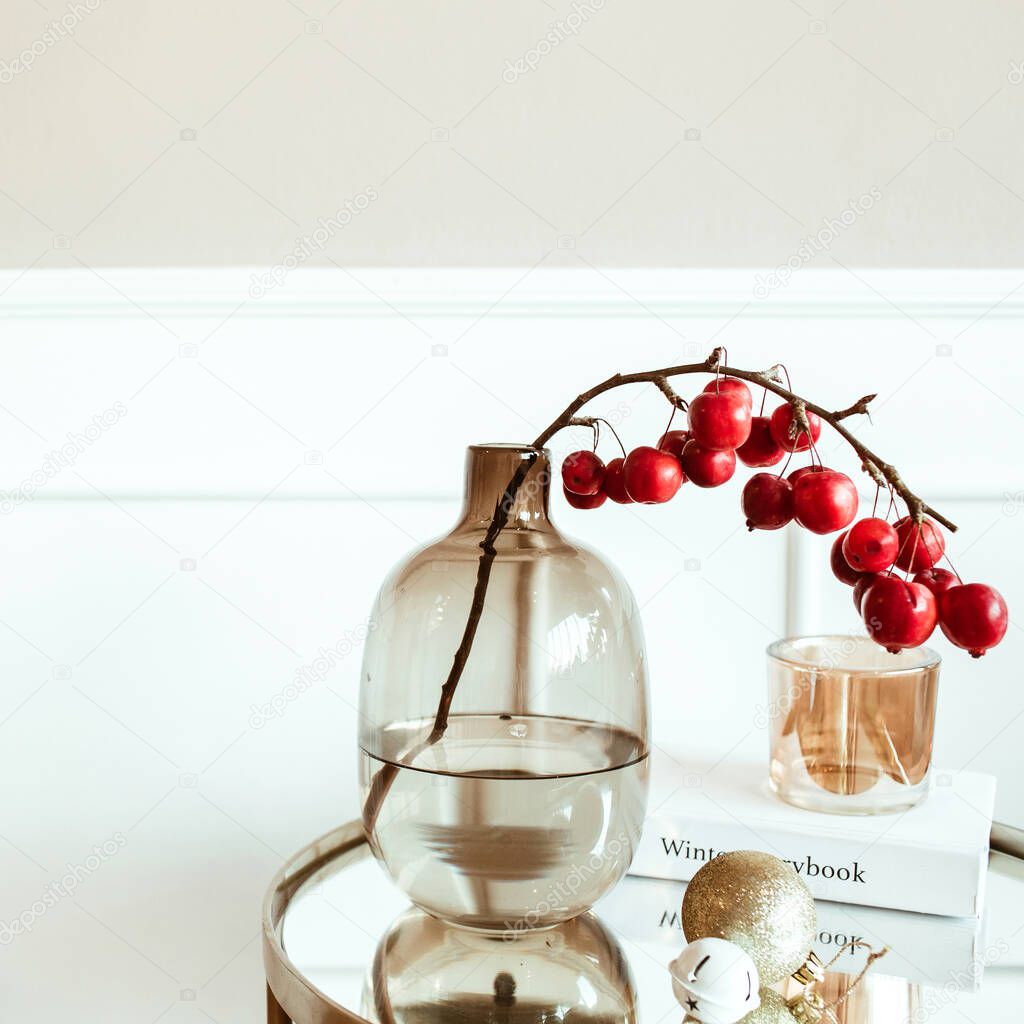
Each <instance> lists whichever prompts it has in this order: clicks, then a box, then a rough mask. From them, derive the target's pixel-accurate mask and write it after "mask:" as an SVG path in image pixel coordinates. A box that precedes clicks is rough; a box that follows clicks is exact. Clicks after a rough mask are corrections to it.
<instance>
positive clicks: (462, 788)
mask: <svg viewBox="0 0 1024 1024" xmlns="http://www.w3.org/2000/svg"><path fill="white" fill-rule="evenodd" d="M517 471H518V472H519V473H520V474H524V475H523V476H522V484H521V486H520V487H519V488H518V491H517V493H516V496H515V499H514V502H512V503H511V506H508V505H507V504H506V507H509V508H510V512H509V515H508V524H507V525H506V526H505V527H504V529H502V530H501V532H500V533H498V534H497V537H496V538H494V540H493V563H492V564H490V565H489V566H488V568H489V570H490V575H489V577H488V578H487V589H486V594H485V596H484V600H483V603H482V604H480V603H479V601H478V602H477V604H478V609H479V610H480V616H479V623H478V625H477V628H476V632H475V635H474V636H473V637H472V645H471V647H470V648H469V655H468V658H467V659H466V661H465V667H464V669H463V671H462V673H461V676H460V677H459V679H458V685H457V689H456V690H455V694H454V699H453V700H452V703H451V709H450V717H448V718H447V721H446V722H445V723H444V724H443V728H442V729H438V718H439V715H438V707H439V701H440V699H441V693H442V685H443V684H444V683H445V681H446V680H448V679H449V678H450V674H451V673H452V666H453V659H456V652H457V651H458V650H459V649H460V644H464V633H465V630H466V623H467V620H468V619H469V618H470V616H471V610H472V608H473V605H474V590H475V588H477V585H478V573H479V572H480V570H481V556H482V554H483V553H485V549H484V548H482V547H481V545H482V543H486V542H485V537H486V536H487V531H488V527H489V526H490V525H491V523H492V520H493V517H494V516H495V513H496V510H497V509H498V507H499V503H500V502H501V501H502V495H503V493H504V492H505V490H506V487H507V486H508V485H509V482H510V480H511V479H512V478H513V477H514V476H515V475H516V473H517ZM549 477H550V469H549V465H548V457H547V453H546V452H543V451H539V450H537V449H534V448H528V447H520V446H513V445H486V446H483V445H481V446H474V447H472V448H470V449H469V453H468V457H467V474H466V497H465V503H464V505H463V511H462V516H461V518H460V520H459V522H458V523H457V524H456V526H455V528H454V529H453V530H452V531H451V533H449V534H448V535H446V536H445V537H442V538H441V539H440V540H438V541H436V542H434V543H432V544H430V545H428V546H427V547H424V548H422V549H420V550H419V551H417V552H415V553H414V554H412V555H411V556H409V557H408V558H406V559H405V560H404V561H402V562H401V563H400V564H399V565H398V566H397V567H396V568H395V569H394V570H393V571H392V573H391V574H390V575H389V576H388V578H387V579H386V580H385V582H384V584H383V586H382V588H381V591H380V594H379V595H378V598H377V603H376V605H375V607H374V610H373V614H372V617H371V623H372V630H371V634H370V637H369V640H368V642H367V645H366V650H365V654H364V660H363V673H362V680H361V689H360V748H361V752H360V777H361V782H362V787H363V799H364V823H365V824H366V826H367V832H368V839H369V842H370V845H371V847H372V849H373V852H374V853H375V854H376V856H377V858H378V859H379V860H380V862H381V863H382V864H383V866H384V867H385V869H386V870H387V871H388V872H389V873H390V875H391V877H392V878H393V879H394V881H395V882H396V883H397V884H398V885H399V886H400V887H401V888H402V889H403V890H404V891H405V892H406V894H407V895H408V896H409V898H410V899H411V900H412V901H413V902H414V903H416V904H417V905H418V906H420V907H423V908H424V909H426V910H428V911H430V912H431V913H433V914H435V915H437V916H439V917H442V918H445V919H448V920H450V921H453V922H456V923H459V924H462V925H465V926H468V927H475V928H483V929H508V928H516V929H519V928H523V927H537V926H546V925H549V924H553V923H555V922H558V921H564V920H566V919H568V918H570V917H572V916H573V915H575V914H578V913H580V912H581V911H583V910H586V909H588V908H589V907H590V906H591V905H592V904H593V903H594V901H595V900H597V899H598V898H599V897H600V896H601V895H603V894H604V893H605V892H607V891H608V890H609V889H610V888H611V887H612V886H613V885H614V884H615V883H616V882H617V881H618V880H619V878H621V877H622V875H623V874H624V873H625V871H626V868H627V867H628V866H629V862H630V860H631V859H632V855H633V850H634V848H635V845H636V842H637V840H638V839H639V836H640V829H641V825H642V822H643V816H644V806H645V801H646V792H647V731H648V723H647V679H646V664H645V654H644V646H643V636H642V632H641V627H640V620H639V616H638V614H637V609H636V605H635V603H634V601H633V597H632V594H631V593H630V591H629V588H628V587H627V586H626V584H625V583H624V582H623V581H622V579H621V578H620V577H619V575H618V574H617V573H616V572H615V571H614V570H613V569H612V568H611V567H609V566H608V565H607V564H606V563H605V562H603V561H602V560H601V559H600V558H598V556H597V555H595V554H593V553H592V552H590V551H588V550H587V549H585V548H583V547H581V546H579V545H578V544H576V543H575V542H572V541H569V540H567V539H566V538H565V537H563V536H562V535H561V534H560V533H559V532H558V531H557V530H556V529H555V527H554V525H553V524H552V522H551V520H550V518H549V516H548V485H549Z"/></svg>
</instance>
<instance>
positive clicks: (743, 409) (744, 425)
mask: <svg viewBox="0 0 1024 1024" xmlns="http://www.w3.org/2000/svg"><path fill="white" fill-rule="evenodd" d="M747 397H748V399H749V392H748V395H747ZM687 416H688V417H689V423H690V437H692V438H693V439H694V440H695V441H697V442H698V443H700V444H701V445H703V446H704V447H705V448H710V449H711V450H712V451H716V452H722V451H735V450H736V449H737V448H739V446H740V445H741V444H743V442H744V441H746V440H747V438H748V437H750V421H751V415H750V404H749V401H744V399H743V396H742V395H739V394H737V393H736V392H735V391H719V392H717V393H716V392H714V391H702V392H701V393H700V394H699V395H698V396H697V397H696V398H695V399H694V400H693V401H692V402H691V403H690V408H689V411H688V412H687Z"/></svg>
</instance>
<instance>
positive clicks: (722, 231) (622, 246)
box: [0, 0, 1024, 267]
mask: <svg viewBox="0 0 1024 1024" xmlns="http://www.w3.org/2000/svg"><path fill="white" fill-rule="evenodd" d="M832 6H833V5H829V9H828V10H825V9H823V8H822V6H821V3H820V0H758V2H754V0H748V2H746V3H743V2H737V0H726V2H722V3H717V4H709V3H701V4H697V3H690V2H685V3H680V2H673V0H633V2H630V3H627V2H625V0H603V2H602V0H577V7H576V10H577V11H582V12H583V15H584V16H585V20H582V22H581V23H580V24H579V25H577V26H575V27H576V29H577V31H576V32H575V33H574V34H573V33H571V32H568V31H566V29H564V28H559V27H558V26H559V25H567V24H568V23H567V21H566V19H567V18H568V17H569V16H570V15H571V12H572V11H573V7H572V6H571V5H570V4H569V3H566V2H565V0H550V2H549V0H518V2H516V3H500V4H499V3H493V2H490V3H481V2H479V0H478V2H475V3H471V2H468V0H447V2H445V3H427V2H425V0H419V2H410V0H395V2H391V3H385V2H381V0H377V2H372V0H339V2H336V0H294V2H289V0H218V2H211V0H179V2H175V3H171V2H166V0H165V2H157V0H131V2H128V0H78V5H77V7H74V8H72V9H71V10H72V11H73V12H74V13H69V8H68V7H66V6H65V5H64V4H63V3H61V2H59V0H5V2H4V3H3V5H2V8H0V61H4V62H5V63H3V64H0V140H2V152H3V161H2V163H0V190H2V194H0V264H2V265H3V266H8V267H21V266H26V265H29V264H33V263H36V265H39V266H53V265H72V266H74V265H77V263H78V261H81V262H83V263H85V264H86V265H88V266H90V267H98V266H103V265H140V266H148V265H193V264H199V265H202V264H226V263H243V264H253V265H255V266H272V265H274V264H277V263H279V262H281V260H282V258H283V256H284V255H285V254H286V253H287V252H288V251H289V250H290V248H291V247H292V246H293V245H294V242H295V239H296V237H297V236H300V235H303V234H307V233H310V232H312V231H313V230H314V229H315V228H316V227H317V223H318V218H320V217H324V218H329V217H331V216H332V215H334V214H336V213H337V211H338V210H339V209H342V210H344V209H345V207H346V203H348V204H350V205H351V208H352V209H353V210H357V209H358V207H359V206H365V208H364V209H361V210H359V211H358V212H357V213H355V214H349V213H346V214H345V215H344V216H343V217H342V218H341V220H343V221H347V223H344V224H340V223H339V224H338V225H336V226H333V227H331V228H329V229H328V230H327V231H326V232H324V233H323V234H326V235H329V237H328V238H327V239H326V241H325V243H324V249H323V251H319V250H317V251H315V252H313V254H312V256H311V258H310V259H309V260H308V262H309V263H311V264H323V263H326V262H328V260H334V261H336V262H338V263H341V264H345V265H358V264H363V265H367V264H479V265H500V264H524V265H528V266H533V265H534V264H536V263H538V262H539V261H546V262H547V263H548V264H557V263H569V264H576V265H579V263H580V261H581V260H585V261H587V262H590V263H592V264H595V265H598V266H602V265H622V264H636V265H680V266H692V265H709V266H715V265H741V266H760V267H769V266H774V265H776V264H779V263H783V262H785V261H786V260H787V259H789V258H790V257H793V258H794V259H795V260H797V261H799V262H813V263H814V264H815V265H820V266H832V267H834V266H835V264H833V263H832V261H831V258H830V257H834V258H836V259H838V260H839V261H841V262H842V263H844V264H847V265H850V264H859V265H882V266H884V265H892V266H961V265H965V266H1014V265H1020V264H1021V263H1024V259H1022V253H1021V239H1022V238H1024V160H1021V159H1020V158H1021V155H1022V145H1021V138H1022V135H1024V83H1022V82H1021V81H1020V79H1022V78H1024V68H1021V67H1020V66H1019V62H1021V61H1024V7H1022V5H1020V4H1019V3H1015V2H1009V0H1001V2H1000V0H989V2H981V3H973V4H966V3H954V2H952V0H938V2H936V0H932V2H927V0H903V2H900V3H899V4H895V5H894V4H891V3H886V2H884V0H845V2H840V3H838V6H836V7H835V9H832ZM90 8H92V9H90ZM61 16H66V17H67V20H68V22H69V23H72V22H73V23H74V24H73V26H72V27H73V29H74V35H73V36H68V37H63V38H62V37H59V36H58V35H57V34H56V33H54V32H53V31H52V30H51V31H50V34H49V36H48V37H47V36H45V33H46V26H47V22H48V21H49V20H52V19H55V18H58V17H61ZM552 25H554V26H555V27H554V28H552V27H551V26H552ZM548 33H553V34H554V35H555V37H556V38H557V37H559V36H560V35H564V36H565V38H564V40H560V41H558V42H557V43H555V44H553V45H551V46H550V47H548V46H547V44H546V43H545V44H544V45H543V47H540V46H539V44H541V41H542V40H544V39H545V36H546V34H548ZM33 44H36V45H35V48H36V51H37V54H36V56H35V59H34V62H33V63H32V65H31V67H30V68H26V69H22V68H21V67H19V65H18V64H17V63H16V61H17V60H18V55H19V52H20V51H22V50H23V49H25V48H31V47H32V46H33ZM539 48H544V49H549V52H547V53H546V54H544V55H542V56H541V57H540V60H539V63H538V64H537V66H536V67H535V68H533V69H529V70H527V71H526V72H525V73H522V74H519V75H517V74H516V73H515V71H514V67H515V62H516V61H517V60H519V59H520V58H525V57H526V56H527V55H530V54H531V52H532V54H534V55H535V54H536V53H537V52H538V49H539ZM509 62H511V63H509ZM862 196H868V197H870V209H863V208H862V209H859V210H858V211H857V212H856V213H854V214H849V213H848V214H847V220H848V221H850V223H848V224H844V223H842V221H841V219H840V218H841V215H842V214H843V211H844V210H847V209H848V208H849V204H850V203H851V201H857V200H859V199H860V198H861V197H862ZM865 205H868V204H867V203H865ZM829 218H833V219H836V223H835V224H834V225H833V233H834V234H835V236H836V237H834V238H832V239H829V252H825V253H818V252H813V251H812V250H807V251H806V252H805V253H804V254H801V253H800V252H799V249H800V244H801V239H802V238H803V237H805V236H807V235H810V234H812V233H814V232H817V231H818V230H819V229H820V228H821V227H822V224H823V221H824V220H825V219H829ZM302 259H303V260H305V255H303V257H302Z"/></svg>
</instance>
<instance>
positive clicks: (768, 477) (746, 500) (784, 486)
mask: <svg viewBox="0 0 1024 1024" xmlns="http://www.w3.org/2000/svg"><path fill="white" fill-rule="evenodd" d="M743 514H744V515H745V516H746V517H747V529H748V530H780V529H782V527H783V526H785V525H786V524H787V523H788V522H790V521H791V520H792V518H793V485H792V484H791V483H790V482H789V481H788V480H786V479H784V478H783V477H780V476H776V475H775V474H774V473H755V474H754V475H753V476H752V477H751V478H750V479H749V480H748V481H747V483H746V485H745V486H744V488H743Z"/></svg>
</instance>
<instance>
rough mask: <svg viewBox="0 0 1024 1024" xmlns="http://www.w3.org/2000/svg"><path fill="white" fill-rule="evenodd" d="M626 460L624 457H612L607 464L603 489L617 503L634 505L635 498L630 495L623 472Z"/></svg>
mask: <svg viewBox="0 0 1024 1024" xmlns="http://www.w3.org/2000/svg"><path fill="white" fill-rule="evenodd" d="M625 462H626V460H625V459H622V458H619V459H612V461H611V462H609V463H608V465H607V466H605V471H604V486H603V488H602V490H603V491H604V493H605V494H607V495H608V497H609V498H611V499H612V501H614V502H616V503H617V504H619V505H632V504H633V499H632V498H631V497H630V496H629V492H628V491H627V490H626V481H625V479H624V478H623V474H622V467H623V465H624V464H625Z"/></svg>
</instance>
